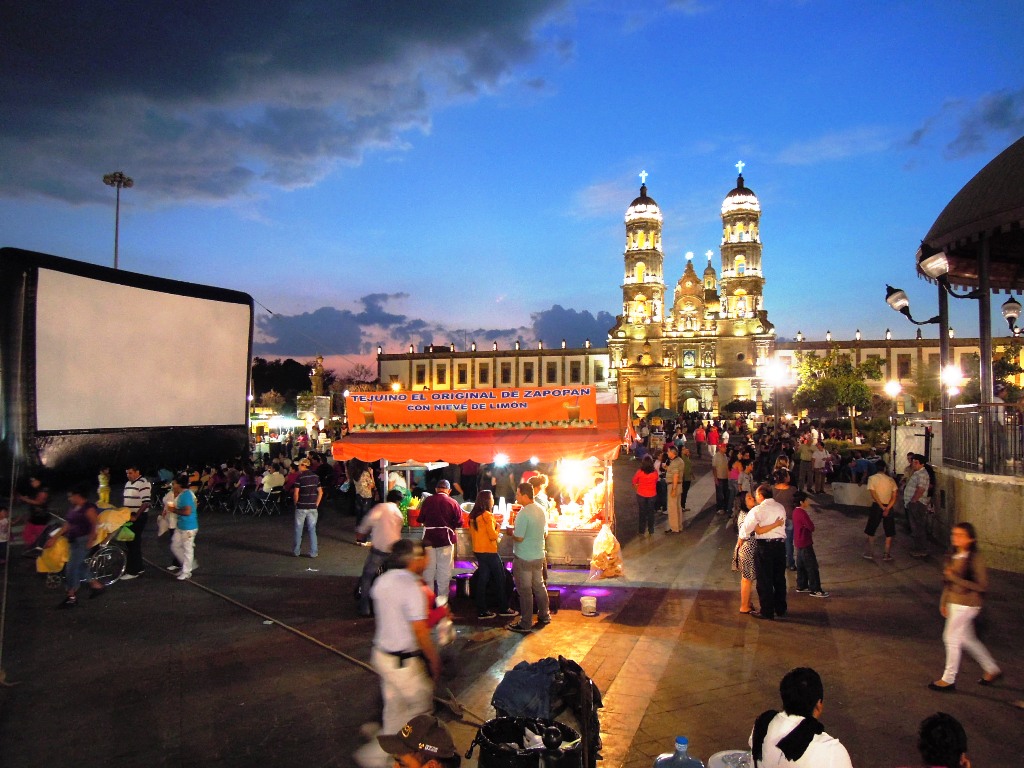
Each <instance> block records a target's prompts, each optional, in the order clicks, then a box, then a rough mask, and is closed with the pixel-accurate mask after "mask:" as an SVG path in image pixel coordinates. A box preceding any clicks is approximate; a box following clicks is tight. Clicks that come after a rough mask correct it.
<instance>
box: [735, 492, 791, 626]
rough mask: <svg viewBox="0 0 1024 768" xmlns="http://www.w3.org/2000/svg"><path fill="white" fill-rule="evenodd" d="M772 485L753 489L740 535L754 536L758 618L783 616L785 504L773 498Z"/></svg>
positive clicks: (770, 619)
mask: <svg viewBox="0 0 1024 768" xmlns="http://www.w3.org/2000/svg"><path fill="white" fill-rule="evenodd" d="M772 493H773V490H772V486H771V485H769V484H768V483H762V484H761V485H759V486H758V487H757V490H756V491H755V492H754V498H755V499H757V506H756V507H754V508H753V509H751V510H750V511H749V512H748V513H747V516H746V518H745V519H744V520H743V527H742V529H741V530H740V538H743V539H749V538H750V537H751V536H753V537H754V538H755V544H756V546H757V549H756V550H755V551H754V570H755V572H756V574H757V597H758V599H759V600H760V601H761V610H760V612H759V613H755V614H752V615H753V616H756V617H758V618H760V619H767V620H768V621H773V620H774V619H775V617H776V616H780V617H781V616H785V615H786V610H787V608H788V605H787V603H786V508H785V507H784V506H782V505H781V504H779V502H777V501H775V499H773V498H772Z"/></svg>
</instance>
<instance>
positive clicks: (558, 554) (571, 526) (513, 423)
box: [333, 385, 626, 566]
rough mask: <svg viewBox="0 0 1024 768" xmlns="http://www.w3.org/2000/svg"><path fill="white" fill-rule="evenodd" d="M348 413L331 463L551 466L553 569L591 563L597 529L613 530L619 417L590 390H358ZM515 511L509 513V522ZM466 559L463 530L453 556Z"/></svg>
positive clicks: (505, 548)
mask: <svg viewBox="0 0 1024 768" xmlns="http://www.w3.org/2000/svg"><path fill="white" fill-rule="evenodd" d="M346 406H347V410H348V414H349V429H350V432H349V434H347V435H346V436H345V437H344V438H342V439H341V440H338V441H336V442H335V443H334V444H333V454H334V458H335V459H336V460H338V461H347V460H348V459H352V458H357V459H362V460H363V461H369V462H373V461H378V460H381V459H383V460H386V461H388V462H391V463H406V462H410V461H412V462H416V463H418V464H424V463H426V462H447V463H448V464H462V463H463V462H465V461H470V460H472V461H475V462H478V463H479V464H483V465H495V464H497V465H499V466H500V465H502V464H510V465H512V464H526V463H529V462H531V461H532V462H534V463H537V462H539V463H541V464H550V465H553V466H554V467H555V470H554V472H553V473H552V480H553V482H554V484H556V485H558V487H559V488H560V489H561V490H563V491H564V492H565V498H564V499H562V500H558V501H560V503H558V504H557V505H555V506H554V508H552V509H550V510H549V514H548V539H547V554H548V562H549V563H550V564H552V565H581V566H583V565H589V563H590V556H591V552H592V550H593V543H594V539H595V537H596V536H597V534H598V532H599V530H600V526H601V523H602V522H604V523H607V524H608V525H610V526H611V527H612V528H613V529H614V525H615V510H614V494H613V488H612V472H611V462H612V461H613V460H614V459H615V457H616V456H617V455H618V452H619V449H620V447H621V442H622V441H621V437H620V436H621V435H622V433H623V429H624V426H625V423H626V422H625V411H624V410H623V411H622V412H621V413H620V409H619V406H618V405H616V404H615V403H610V404H599V403H598V402H597V392H596V388H595V387H593V386H589V385H569V386H551V387H536V388H514V389H475V390H455V391H416V392H404V391H400V392H359V393H354V394H351V395H350V396H349V398H348V402H347V403H346ZM428 490H429V489H428ZM496 511H500V508H499V507H498V505H497V503H496ZM514 512H515V510H514V509H512V508H509V509H508V510H506V513H507V515H508V517H507V518H506V523H507V522H511V519H512V517H513V515H514ZM511 543H512V542H511V540H510V539H509V537H504V539H503V541H502V543H501V547H500V551H501V552H502V554H505V555H511ZM471 556H472V551H471V548H470V546H469V536H468V532H467V531H461V532H460V533H459V534H458V551H457V557H458V558H459V559H469V558H470V557H471Z"/></svg>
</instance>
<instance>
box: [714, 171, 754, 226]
mask: <svg viewBox="0 0 1024 768" xmlns="http://www.w3.org/2000/svg"><path fill="white" fill-rule="evenodd" d="M740 211H754V212H756V213H760V212H761V203H759V202H758V201H757V195H755V194H754V190H752V189H748V188H747V187H745V186H743V174H740V177H739V178H738V179H737V180H736V189H734V190H733V191H732V192H730V193H729V194H728V195H726V196H725V201H724V202H723V203H722V215H723V216H726V215H728V214H730V213H739V212H740Z"/></svg>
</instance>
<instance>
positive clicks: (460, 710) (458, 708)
mask: <svg viewBox="0 0 1024 768" xmlns="http://www.w3.org/2000/svg"><path fill="white" fill-rule="evenodd" d="M143 560H145V562H146V563H148V564H149V565H150V566H152V567H153V569H154V570H156V571H160V572H161V573H166V574H167V575H168V576H173V575H174V574H173V572H168V571H167V570H166V569H164V568H162V567H160V566H159V565H157V564H156V563H154V562H153V561H152V560H148V559H146V558H143ZM188 582H189V584H191V585H192V586H194V587H196V588H197V589H201V590H203V591H204V592H207V593H208V594H211V595H213V596H215V597H219V598H220V599H221V600H224V601H226V602H228V603H231V604H232V605H234V606H236V607H238V608H241V609H242V610H244V611H248V612H249V613H251V614H254V615H256V616H259V617H260V618H261V619H263V620H264V621H269V622H272V623H273V624H275V625H276V626H279V627H281V628H282V629H285V630H287V631H288V632H291V633H292V634H293V635H295V636H296V637H301V638H302V639H303V640H307V641H308V642H311V643H313V644H314V645H318V646H320V647H321V648H323V649H324V650H325V651H329V652H331V653H333V654H334V655H335V656H340V657H341V658H342V659H344V660H345V661H347V662H349V663H350V664H354V665H355V666H357V667H360V668H361V669H365V670H366V671H367V672H370V673H371V674H373V675H375V676H377V677H379V676H380V675H379V674H378V673H377V670H375V669H374V668H373V667H372V666H370V665H369V664H367V663H366V662H365V661H363V660H361V659H357V658H355V657H354V656H350V655H348V654H347V653H345V652H344V651H339V650H338V649H337V648H335V647H334V646H333V645H329V644H327V643H325V642H324V641H323V640H319V639H318V638H315V637H313V636H312V635H310V634H308V633H307V632H303V631H302V630H301V629H298V628H296V627H293V626H291V625H290V624H285V623H284V622H283V621H280V620H278V619H275V618H274V617H273V616H269V615H267V614H265V613H263V612H262V611H259V610H256V609H255V608H253V607H252V606H249V605H246V604H245V603H242V602H239V601H238V600H236V599H235V598H233V597H231V596H229V595H225V594H224V593H223V592H218V591H217V590H216V589H213V588H212V587H208V586H206V585H205V584H200V583H199V582H198V581H196V580H195V579H188ZM448 695H449V696H451V698H450V699H443V698H441V697H440V696H437V695H436V694H435V695H434V697H433V698H434V701H436V702H437V703H438V704H443V705H444V706H445V707H447V708H448V709H449V710H451V712H452V714H453V715H455V716H456V717H457V718H459V719H460V720H463V721H465V718H464V717H463V715H470V716H471V717H473V718H474V719H476V720H477V721H478V722H477V723H470V725H483V724H484V723H485V722H486V720H485V719H484V718H482V717H480V715H478V714H476V713H475V712H471V711H469V710H468V709H466V708H465V707H464V706H462V704H460V703H459V701H458V700H457V699H456V698H455V695H454V694H453V693H452V692H451V690H450V689H449V690H448Z"/></svg>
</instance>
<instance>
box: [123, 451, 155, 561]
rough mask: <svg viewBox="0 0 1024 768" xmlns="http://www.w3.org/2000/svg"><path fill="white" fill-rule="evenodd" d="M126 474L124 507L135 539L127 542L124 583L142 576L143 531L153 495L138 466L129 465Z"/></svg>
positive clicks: (150, 486)
mask: <svg viewBox="0 0 1024 768" xmlns="http://www.w3.org/2000/svg"><path fill="white" fill-rule="evenodd" d="M125 474H126V475H127V476H128V482H126V483H125V484H124V506H125V507H126V508H127V509H128V510H130V512H131V520H132V526H131V527H132V532H133V533H134V534H135V538H134V539H132V540H131V541H127V542H125V547H124V548H125V552H126V560H127V564H126V565H125V573H124V576H122V577H121V579H122V581H123V580H125V579H135V578H138V577H139V576H141V575H142V571H143V567H142V566H143V562H142V531H143V530H145V528H146V523H147V521H148V520H149V504H150V496H151V495H152V493H153V487H152V485H151V484H150V482H149V480H147V479H146V478H144V477H143V476H142V472H141V471H139V468H138V467H137V466H136V465H134V464H129V465H128V468H127V469H126V470H125Z"/></svg>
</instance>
